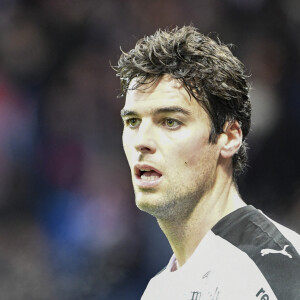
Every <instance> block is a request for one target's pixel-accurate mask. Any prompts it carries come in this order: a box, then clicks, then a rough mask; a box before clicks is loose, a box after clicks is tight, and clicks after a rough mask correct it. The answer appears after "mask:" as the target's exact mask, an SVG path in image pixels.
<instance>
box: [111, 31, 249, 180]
mask: <svg viewBox="0 0 300 300" xmlns="http://www.w3.org/2000/svg"><path fill="white" fill-rule="evenodd" d="M116 70H117V75H118V76H119V77H120V79H121V88H122V95H123V96H125V95H126V94H127V92H128V90H132V89H133V90H135V89H141V90H142V89H143V87H146V86H147V87H149V83H153V84H154V83H156V82H157V81H158V80H159V79H161V78H162V76H164V75H166V74H168V75H170V76H171V77H172V78H174V79H177V80H178V81H179V82H180V83H181V84H182V85H183V87H184V88H185V89H186V91H187V92H188V93H189V95H190V96H193V97H194V98H195V99H196V100H197V101H198V103H199V104H200V105H201V107H202V108H203V109H204V110H205V111H206V112H207V114H208V116H209V119H210V127H211V130H210V135H209V142H210V143H212V144H213V143H216V141H217V138H218V136H219V135H220V134H221V133H222V132H223V131H224V126H225V125H226V124H227V123H232V122H234V121H237V122H238V124H239V126H240V128H241V130H242V134H243V143H242V145H241V147H240V149H239V150H238V152H237V153H236V154H234V156H233V158H232V168H233V175H234V177H236V176H237V175H238V174H240V173H241V172H242V171H243V170H244V168H245V165H246V161H247V153H246V143H245V137H246V136H247V134H248V133H249V129H250V118H251V105H250V101H249V98H248V91H249V86H248V84H247V81H246V76H245V74H244V69H243V65H242V63H241V62H240V61H239V60H238V59H237V58H235V57H234V56H233V55H232V53H231V51H230V50H229V49H228V47H227V46H225V45H223V44H221V43H220V42H218V43H217V42H215V41H214V40H212V39H210V38H209V37H207V36H204V35H203V34H201V33H199V32H198V31H197V29H196V28H194V27H192V26H185V27H182V28H175V29H173V30H170V31H162V30H158V31H157V32H156V33H155V34H154V35H152V36H148V37H145V38H143V39H141V40H139V41H138V42H137V44H136V46H135V48H134V49H132V50H130V51H129V52H128V53H123V54H122V55H121V57H120V60H119V63H118V66H117V67H116ZM133 79H134V81H133ZM133 82H134V84H133Z"/></svg>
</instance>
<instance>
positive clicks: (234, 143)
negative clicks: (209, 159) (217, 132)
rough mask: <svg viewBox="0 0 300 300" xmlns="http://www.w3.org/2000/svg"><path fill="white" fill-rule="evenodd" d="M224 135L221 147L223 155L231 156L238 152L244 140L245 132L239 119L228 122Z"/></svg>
mask: <svg viewBox="0 0 300 300" xmlns="http://www.w3.org/2000/svg"><path fill="white" fill-rule="evenodd" d="M222 135H223V137H224V139H223V145H222V147H221V156H222V157H223V158H230V157H232V156H233V155H234V154H235V153H237V152H238V150H239V149H240V147H241V145H242V142H243V133H242V129H241V127H240V124H239V123H238V121H234V122H226V123H225V125H224V132H223V133H222ZM224 135H225V136H224Z"/></svg>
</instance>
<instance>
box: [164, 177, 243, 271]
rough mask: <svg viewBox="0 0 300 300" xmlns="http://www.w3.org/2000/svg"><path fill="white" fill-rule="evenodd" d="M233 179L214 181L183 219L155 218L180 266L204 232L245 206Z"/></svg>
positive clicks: (191, 252)
mask: <svg viewBox="0 0 300 300" xmlns="http://www.w3.org/2000/svg"><path fill="white" fill-rule="evenodd" d="M245 205H246V204H245V203H244V202H243V200H242V199H241V198H240V195H239V193H238V191H237V189H236V187H235V184H234V183H233V182H232V180H231V181H230V182H228V181H224V182H223V183H219V184H216V185H215V186H214V187H213V188H212V189H211V190H210V191H209V193H207V194H206V195H204V196H203V197H202V198H201V199H200V201H199V202H198V203H197V205H196V207H195V209H194V210H193V212H192V213H191V215H190V216H189V217H188V218H186V219H183V220H180V221H178V219H177V218H176V220H174V221H169V220H161V219H159V220H158V223H159V225H160V227H161V229H162V231H163V232H164V234H165V235H166V237H167V239H168V241H169V243H170V245H171V248H172V250H173V252H174V254H175V256H176V259H177V263H178V265H179V266H182V265H184V264H185V262H186V261H187V260H188V259H189V257H190V256H191V255H192V254H193V252H194V250H195V249H196V247H197V246H198V245H199V243H200V242H201V240H202V239H203V237H204V236H205V235H206V233H207V232H208V231H209V230H210V229H211V228H212V227H213V226H214V225H215V224H216V223H217V222H218V221H219V220H220V219H222V218H223V217H224V216H226V215H227V214H229V213H231V212H232V211H234V210H236V209H238V208H240V207H242V206H245Z"/></svg>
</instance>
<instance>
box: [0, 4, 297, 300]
mask: <svg viewBox="0 0 300 300" xmlns="http://www.w3.org/2000/svg"><path fill="white" fill-rule="evenodd" d="M191 23H193V24H194V25H195V26H196V27H198V28H199V29H200V30H201V31H202V32H203V33H205V34H209V33H210V34H211V35H212V36H219V38H220V40H221V41H223V42H224V43H227V44H229V43H230V44H231V43H232V44H233V46H232V51H233V53H234V54H235V55H236V56H238V58H239V59H240V60H242V61H243V62H244V64H245V66H246V69H247V70H248V74H251V76H250V78H249V80H250V82H251V86H252V88H251V98H252V103H253V120H252V131H251V134H250V136H249V139H248V143H249V147H250V150H249V167H248V171H247V173H245V174H244V175H242V176H241V178H240V179H239V186H240V193H241V195H242V197H243V199H244V200H245V201H246V202H247V203H249V204H253V205H254V206H256V207H257V208H259V209H262V210H263V211H264V212H265V213H267V214H268V215H270V216H271V217H272V218H273V219H275V220H277V221H279V222H281V223H283V224H285V225H287V226H289V227H291V228H292V229H294V230H296V231H298V232H300V221H299V220H300V184H299V183H300V172H299V170H300V155H299V150H298V147H299V144H300V141H299V133H298V130H300V101H299V99H300V85H299V83H300V68H299V66H300V65H299V59H300V51H299V49H300V40H299V36H298V35H299V30H300V4H299V2H298V1H297V0H285V1H280V0H224V1H217V0H191V1H180V0H163V1H160V0H152V1H144V0H127V1H124V0H111V1H104V0H27V1H26V0H1V1H0V225H1V226H0V298H1V299H3V300H6V299H14V300H16V299H31V300H32V299H38V300H42V299H58V300H60V299H66V300H68V299H70V300H71V299H72V300H76V299H101V300H106V299H114V300H119V299H139V298H140V296H141V294H142V292H143V290H144V288H145V285H146V284H147V282H148V280H149V278H150V277H151V276H153V275H154V274H155V273H156V272H158V271H159V270H160V269H161V268H162V267H163V266H164V265H165V264H166V263H167V261H168V258H169V256H170V254H171V250H170V248H169V245H168V243H167V241H166V239H165V237H164V236H163V234H162V233H161V232H160V229H159V228H158V226H157V224H156V222H155V220H154V219H153V218H152V217H150V216H148V215H146V214H144V213H141V212H139V211H138V210H137V209H136V208H135V204H134V195H133V192H132V186H131V181H130V173H129V168H128V166H127V162H126V158H125V156H124V154H123V150H122V144H121V135H122V123H121V118H120V116H119V115H120V109H121V108H122V105H123V103H124V99H117V96H118V94H119V92H120V90H119V81H118V79H117V78H116V76H115V73H114V71H113V70H112V68H111V65H115V64H117V61H118V57H119V56H120V47H121V48H122V49H124V50H125V51H127V50H130V49H131V48H132V47H133V46H134V45H135V43H136V41H137V40H138V39H139V38H141V37H143V36H144V35H148V34H152V33H153V32H154V31H155V30H156V29H158V28H166V27H172V26H175V25H178V26H182V25H189V24H191Z"/></svg>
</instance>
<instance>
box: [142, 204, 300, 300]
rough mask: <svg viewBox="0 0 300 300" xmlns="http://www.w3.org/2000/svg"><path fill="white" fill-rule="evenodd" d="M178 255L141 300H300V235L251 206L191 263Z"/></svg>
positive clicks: (224, 223) (221, 225) (209, 239)
mask: <svg viewBox="0 0 300 300" xmlns="http://www.w3.org/2000/svg"><path fill="white" fill-rule="evenodd" d="M175 264H176V257H175V256H174V255H173V256H172V257H171V259H170V261H169V263H168V265H167V266H166V268H165V269H164V270H163V271H161V272H160V273H159V274H158V275H156V276H155V277H154V278H152V279H151V280H150V282H149V284H148V286H147V288H146V290H145V292H144V294H143V296H142V300H177V299H178V300H208V299H209V300H216V299H218V300H224V299H226V300H235V299H243V300H247V299H249V300H250V299H251V300H255V299H259V300H275V299H279V300H296V299H297V300H299V299H300V236H299V235H298V234H296V233H295V232H294V231H292V230H290V229H288V228H286V227H284V226H282V225H280V224H278V223H276V222H274V221H273V220H271V219H269V218H268V217H267V216H265V215H264V214H263V213H262V212H261V211H259V210H257V209H255V208H254V207H253V206H251V205H248V206H245V207H242V208H239V209H237V210H235V211H234V212H232V213H230V214H228V215H227V216H225V217H224V218H222V219H221V220H220V221H219V222H218V223H217V224H216V225H215V226H214V227H213V228H212V229H211V230H210V231H209V232H208V233H207V234H206V235H205V236H204V238H203V239H202V240H201V242H200V244H199V245H198V246H197V248H196V250H195V251H194V253H193V254H192V256H191V257H190V258H189V259H188V261H187V262H186V263H185V264H184V265H183V266H181V267H180V268H178V269H176V268H175V269H176V270H175V271H173V272H172V270H174V266H175Z"/></svg>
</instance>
